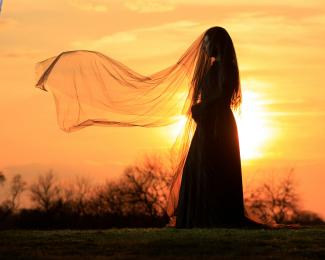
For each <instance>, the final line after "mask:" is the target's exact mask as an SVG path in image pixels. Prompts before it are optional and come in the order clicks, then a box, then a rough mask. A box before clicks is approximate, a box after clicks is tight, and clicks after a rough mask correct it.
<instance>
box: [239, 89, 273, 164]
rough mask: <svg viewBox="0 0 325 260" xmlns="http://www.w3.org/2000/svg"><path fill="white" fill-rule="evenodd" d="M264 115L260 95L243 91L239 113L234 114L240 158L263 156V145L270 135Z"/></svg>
mask: <svg viewBox="0 0 325 260" xmlns="http://www.w3.org/2000/svg"><path fill="white" fill-rule="evenodd" d="M265 115H266V109H265V107H264V106H263V101H262V100H261V97H259V95H258V94H257V93H255V92H251V91H245V92H244V93H243V103H242V107H241V114H240V115H237V114H235V118H236V122H237V126H238V135H239V141H240V152H241V158H242V159H244V160H248V159H254V158H259V157H263V147H264V146H265V145H266V144H267V142H268V141H269V139H270V137H271V136H272V131H271V128H270V127H269V126H268V124H267V120H266V118H265Z"/></svg>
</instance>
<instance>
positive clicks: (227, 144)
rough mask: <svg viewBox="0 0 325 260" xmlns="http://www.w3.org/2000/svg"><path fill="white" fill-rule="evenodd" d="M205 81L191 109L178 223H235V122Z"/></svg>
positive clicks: (238, 211)
mask: <svg viewBox="0 0 325 260" xmlns="http://www.w3.org/2000/svg"><path fill="white" fill-rule="evenodd" d="M209 75H211V73H208V75H207V82H209ZM211 86H213V84H208V83H207V84H206V86H205V87H203V88H202V93H201V103H200V104H199V105H197V107H198V109H196V113H195V114H196V115H195V116H194V113H193V118H194V119H195V121H196V123H197V127H196V130H195V133H194V136H193V139H192V142H191V145H190V148H189V152H188V155H187V158H186V162H185V165H184V169H183V175H182V182H181V187H180V193H179V201H178V207H177V209H176V227H179V228H191V227H218V226H238V225H240V224H242V223H243V221H244V220H245V213H244V201H243V188H242V172H241V161H240V150H239V140H238V132H237V125H236V121H235V118H234V115H233V113H232V110H231V108H230V104H229V103H230V102H229V101H227V100H229V99H227V98H226V97H225V96H224V94H220V95H219V96H216V95H215V92H216V90H214V89H212V87H211ZM211 97H212V98H211ZM192 112H193V110H192Z"/></svg>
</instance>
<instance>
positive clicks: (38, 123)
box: [0, 0, 325, 216]
mask: <svg viewBox="0 0 325 260" xmlns="http://www.w3.org/2000/svg"><path fill="white" fill-rule="evenodd" d="M211 26H222V27H225V28H226V29H227V30H228V32H229V34H230V35H231V37H232V39H233V41H234V45H235V48H236V51H237V56H238V62H239V68H240V75H241V80H242V90H243V95H244V100H243V109H242V115H241V117H237V116H236V119H237V122H238V127H239V134H240V144H241V153H242V159H243V161H242V163H243V174H244V178H245V179H250V180H251V179H260V178H262V176H263V174H267V173H270V172H274V173H275V174H279V175H281V174H283V173H285V172H287V171H288V169H290V168H291V167H294V168H295V173H296V178H297V180H298V185H299V186H298V187H299V190H300V191H301V195H302V197H303V206H304V208H306V209H311V210H314V211H316V212H319V213H321V214H322V215H323V216H325V202H324V200H323V197H324V191H323V183H324V181H325V177H324V167H325V149H324V146H325V135H324V133H325V120H324V119H325V98H324V97H325V89H324V79H323V78H324V76H323V75H324V67H325V52H324V46H325V3H324V1H322V0H309V1H303V0H295V1H293V0H287V1H280V0H275V1H272V3H271V2H267V1H258V0H248V1H235V0H231V1H217V0H209V1H208V0H206V1H203V0H201V1H194V0H187V1H185V0H175V1H167V0H152V1H148V0H133V1H131V0H129V1H122V0H111V1H109V0H106V1H105V0H96V1H91V0H66V1H63V0H34V1H27V0H10V1H4V3H3V6H2V13H1V15H0V56H1V59H0V111H1V112H0V113H1V128H0V129H1V130H0V145H1V148H2V152H1V156H0V171H3V172H4V173H5V174H7V175H8V176H9V175H11V174H15V173H21V174H22V175H23V177H25V179H27V180H33V179H34V177H35V176H37V175H38V174H40V173H43V172H44V171H46V170H47V169H49V168H52V169H54V171H55V172H56V173H57V174H58V175H59V176H61V177H66V178H70V177H71V176H74V175H75V174H79V175H85V176H89V177H91V178H92V179H94V180H98V181H102V180H103V179H106V178H110V177H117V176H118V175H119V174H120V173H121V171H122V170H123V168H124V167H125V165H127V164H129V163H133V162H135V161H136V160H141V156H142V155H143V154H144V153H150V152H154V151H160V150H164V149H166V148H167V147H169V146H170V145H171V144H172V142H173V138H174V137H175V133H177V129H178V127H179V126H175V125H173V126H169V127H166V128H163V129H156V128H155V129H139V128H134V129H125V128H108V127H89V128H85V129H82V130H81V131H78V132H74V133H71V134H67V133H64V132H63V131H61V130H60V129H59V128H58V126H57V122H56V112H55V107H54V101H53V97H52V96H51V95H50V93H46V92H43V91H41V90H39V89H36V88H35V87H34V85H35V78H34V75H35V74H34V66H35V64H36V62H38V61H41V60H44V59H46V58H48V57H52V56H54V55H57V54H59V53H61V52H63V51H67V50H75V49H87V50H95V51H100V52H102V53H104V54H106V55H108V56H111V57H113V58H115V59H117V60H119V61H121V62H123V63H124V64H126V65H127V66H129V67H131V68H132V69H134V70H136V71H137V72H140V73H143V74H149V73H153V72H156V71H157V70H160V69H163V68H165V67H166V66H168V65H170V64H172V63H174V62H176V60H177V59H178V57H179V56H180V55H181V54H182V53H183V52H184V51H185V50H186V49H187V48H188V47H189V45H190V44H191V43H192V41H194V39H196V38H197V36H198V35H199V34H200V33H202V32H203V31H204V30H206V29H207V28H209V27H211Z"/></svg>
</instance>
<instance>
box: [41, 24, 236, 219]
mask: <svg viewBox="0 0 325 260" xmlns="http://www.w3.org/2000/svg"><path fill="white" fill-rule="evenodd" d="M218 28H219V29H220V27H218ZM219 31H221V30H219ZM206 32H207V31H206ZM206 32H204V33H202V34H201V35H200V36H199V37H198V38H197V39H196V40H195V41H194V42H193V43H192V44H191V46H190V47H189V48H188V49H187V50H186V51H185V53H184V54H183V55H182V56H181V57H180V58H179V59H178V61H177V62H176V63H175V64H173V65H171V66H169V67H167V68H165V69H163V70H161V71H158V72H156V73H153V74H151V75H148V76H145V75H141V74H139V73H137V72H135V71H133V70H131V69H130V68H128V67H127V66H125V65H124V64H122V63H121V62H118V61H117V60H114V59H112V58H111V57H108V56H106V55H104V54H102V53H99V52H96V51H88V50H76V51H67V52H63V53H61V54H59V55H58V56H55V57H52V58H49V59H46V60H44V61H41V62H39V63H37V64H36V77H37V80H36V82H37V83H36V87H38V88H40V89H42V90H45V91H47V90H49V91H50V92H51V93H52V94H53V96H54V100H55V104H56V112H57V120H58V124H59V127H60V128H61V129H62V130H63V131H66V132H72V131H76V130H79V129H81V128H83V127H87V126H91V125H101V126H120V127H133V126H139V127H160V126H166V125H169V124H173V123H176V122H178V121H179V120H182V118H186V123H185V127H184V128H183V129H182V131H181V133H180V135H179V136H178V137H177V139H176V140H175V144H174V146H173V149H174V150H175V151H176V152H175V153H174V154H176V156H177V158H176V160H177V167H176V169H175V173H174V176H173V180H172V182H171V186H170V194H169V199H168V205H167V208H166V211H167V213H168V215H169V216H170V217H172V216H174V215H175V210H176V208H177V204H178V197H179V189H180V184H181V180H182V172H183V167H184V163H185V160H186V156H187V153H188V149H189V146H190V143H191V139H192V136H193V134H194V132H195V129H196V123H195V121H194V120H193V118H192V113H191V108H192V107H193V106H194V105H195V104H198V103H200V101H201V88H202V86H203V84H202V82H203V80H204V79H205V76H206V74H207V72H208V71H209V69H210V67H211V59H210V58H211V57H210V56H209V55H207V53H206V51H205V50H204V45H203V43H204V42H203V38H204V36H205V34H206ZM221 33H223V34H222V35H223V36H222V35H221V34H220V35H221V36H220V37H223V38H224V37H225V35H226V36H227V40H228V41H229V40H230V37H228V34H227V33H226V32H225V30H223V31H221ZM218 37H219V36H218ZM228 38H229V39H228ZM215 40H217V39H215ZM221 40H222V39H221ZM230 41H231V40H230ZM220 42H222V41H220ZM220 46H221V47H220ZM220 46H219V47H220V48H224V50H223V51H222V52H221V53H220V57H219V58H218V59H219V61H220V59H221V62H220V67H219V68H220V70H219V72H218V73H217V76H218V79H217V81H216V82H217V84H218V85H217V86H216V87H218V88H219V89H220V88H222V87H223V88H224V87H225V86H224V85H225V84H224V83H222V82H226V81H227V80H228V78H227V77H225V76H227V73H223V69H225V68H229V66H230V68H235V70H234V71H235V73H237V74H238V70H237V71H236V69H238V68H237V60H236V59H235V52H234V50H233V48H230V49H229V46H228V45H225V46H223V45H222V44H221V45H220ZM228 54H229V55H230V56H229V55H228ZM227 55H228V56H229V57H228V56H227ZM223 60H224V61H225V62H223ZM230 76H232V75H230ZM231 78H232V77H230V79H231ZM229 82H230V83H228V84H231V80H230V81H229ZM216 89H217V88H216ZM240 97H241V96H240V89H237V90H236V91H232V92H229V93H228V96H227V98H226V99H227V100H229V104H230V105H231V106H232V107H233V108H236V107H237V106H238V105H239V103H240Z"/></svg>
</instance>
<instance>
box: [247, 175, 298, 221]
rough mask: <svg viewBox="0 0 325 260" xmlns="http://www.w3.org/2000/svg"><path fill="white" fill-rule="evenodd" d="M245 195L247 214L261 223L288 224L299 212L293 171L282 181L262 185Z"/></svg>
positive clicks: (272, 181)
mask: <svg viewBox="0 0 325 260" xmlns="http://www.w3.org/2000/svg"><path fill="white" fill-rule="evenodd" d="M245 195H246V196H245V204H246V206H247V207H246V208H247V209H248V211H249V213H250V214H252V215H253V216H256V217H258V218H259V219H260V220H261V221H263V222H276V223H285V222H290V221H291V220H292V219H293V218H294V217H295V216H296V215H297V214H298V212H299V196H298V194H297V191H296V185H295V181H294V179H293V169H290V171H289V173H288V174H287V175H286V176H285V177H283V178H282V179H279V180H278V181H276V182H274V180H271V181H269V182H266V183H263V184H262V185H260V186H258V187H257V188H256V189H255V190H252V191H250V192H246V194H245Z"/></svg>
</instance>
